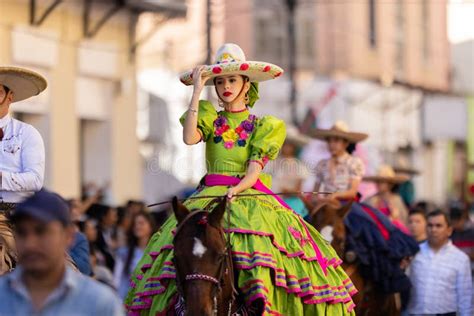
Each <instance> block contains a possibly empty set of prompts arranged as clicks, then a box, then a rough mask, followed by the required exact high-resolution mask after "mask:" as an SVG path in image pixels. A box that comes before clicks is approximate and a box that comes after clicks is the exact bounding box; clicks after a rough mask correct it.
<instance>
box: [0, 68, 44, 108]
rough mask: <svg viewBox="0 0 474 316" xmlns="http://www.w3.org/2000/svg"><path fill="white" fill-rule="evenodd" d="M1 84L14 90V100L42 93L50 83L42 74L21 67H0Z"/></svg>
mask: <svg viewBox="0 0 474 316" xmlns="http://www.w3.org/2000/svg"><path fill="white" fill-rule="evenodd" d="M0 85H3V86H5V87H7V88H8V89H10V90H11V91H13V102H18V101H22V100H25V99H28V98H31V97H33V96H35V95H38V94H40V93H41V92H42V91H43V90H44V89H46V87H47V86H48V83H47V82H46V79H45V78H44V77H43V76H41V75H40V74H38V73H36V72H34V71H31V70H28V69H24V68H19V67H0Z"/></svg>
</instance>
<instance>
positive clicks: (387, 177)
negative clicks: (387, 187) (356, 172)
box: [363, 165, 410, 184]
mask: <svg viewBox="0 0 474 316" xmlns="http://www.w3.org/2000/svg"><path fill="white" fill-rule="evenodd" d="M409 179H410V177H408V176H407V175H401V174H396V173H395V171H394V170H393V168H392V167H390V166H388V165H382V166H380V167H379V169H378V171H377V174H376V175H374V176H369V177H364V179H363V180H364V181H370V182H388V183H392V184H400V183H403V182H405V181H408V180H409Z"/></svg>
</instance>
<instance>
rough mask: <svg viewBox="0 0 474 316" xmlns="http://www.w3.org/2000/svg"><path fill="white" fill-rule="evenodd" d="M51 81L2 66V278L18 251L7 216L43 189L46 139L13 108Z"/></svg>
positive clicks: (13, 261) (0, 125) (12, 264)
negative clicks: (16, 114) (15, 116)
mask: <svg viewBox="0 0 474 316" xmlns="http://www.w3.org/2000/svg"><path fill="white" fill-rule="evenodd" d="M46 86H47V82H46V80H45V79H44V78H43V77H42V76H41V75H40V74H37V73H35V72H33V71H30V70H27V69H23V68H17V67H0V148H1V150H0V249H2V250H1V251H0V275H2V274H3V273H5V272H7V271H9V270H10V269H12V268H13V267H14V266H15V261H16V250H15V241H14V239H13V235H12V230H11V226H10V223H9V222H8V220H7V215H8V213H9V212H10V211H12V210H13V209H14V208H15V204H17V203H19V202H21V201H22V200H23V199H25V198H26V197H28V196H30V195H31V194H33V192H35V191H38V190H40V189H41V188H42V187H43V180H44V167H45V150H44V143H43V138H42V137H41V135H40V133H39V132H38V131H37V130H36V129H35V128H34V127H33V126H31V125H29V124H26V123H24V122H21V121H19V120H17V119H14V118H12V117H11V115H10V105H11V104H12V103H15V102H18V101H22V100H25V99H28V98H30V97H33V96H35V95H38V94H40V93H41V92H42V91H43V90H45V89H46Z"/></svg>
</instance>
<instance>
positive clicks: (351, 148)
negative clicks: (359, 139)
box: [346, 143, 357, 155]
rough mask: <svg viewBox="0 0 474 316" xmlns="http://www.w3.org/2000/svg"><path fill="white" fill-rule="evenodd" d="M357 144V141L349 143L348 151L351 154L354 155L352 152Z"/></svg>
mask: <svg viewBox="0 0 474 316" xmlns="http://www.w3.org/2000/svg"><path fill="white" fill-rule="evenodd" d="M356 148H357V144H356V143H349V145H348V146H347V148H346V151H347V152H348V153H349V155H352V153H353V152H354V151H355V150H356Z"/></svg>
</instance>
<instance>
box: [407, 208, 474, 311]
mask: <svg viewBox="0 0 474 316" xmlns="http://www.w3.org/2000/svg"><path fill="white" fill-rule="evenodd" d="M427 221H428V226H427V227H428V240H427V241H425V242H424V243H422V244H421V245H420V252H419V253H418V254H417V255H416V256H415V258H414V259H413V261H412V263H411V266H410V271H409V274H410V280H411V283H412V286H413V287H412V291H411V299H410V303H409V306H408V312H409V314H410V315H416V316H418V315H423V316H425V315H446V316H451V315H452V316H456V315H459V316H472V315H473V309H472V281H471V268H470V262H469V257H468V256H467V255H466V254H465V253H463V252H462V251H461V250H459V249H458V248H456V247H455V246H454V245H453V244H452V242H451V241H450V240H449V237H450V236H451V234H452V232H453V229H452V227H451V224H450V221H449V218H448V215H447V214H446V213H444V212H442V211H440V210H438V211H434V212H431V213H429V214H428V216H427Z"/></svg>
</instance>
